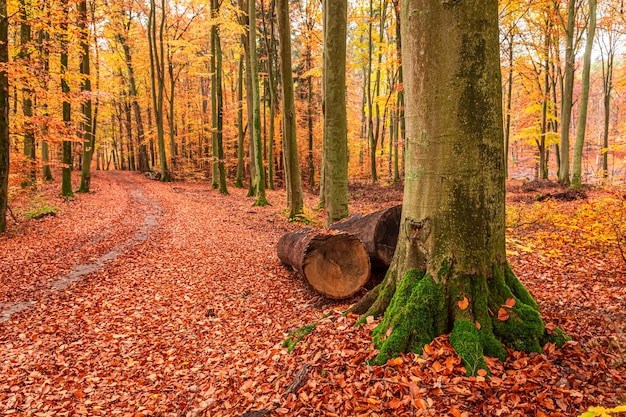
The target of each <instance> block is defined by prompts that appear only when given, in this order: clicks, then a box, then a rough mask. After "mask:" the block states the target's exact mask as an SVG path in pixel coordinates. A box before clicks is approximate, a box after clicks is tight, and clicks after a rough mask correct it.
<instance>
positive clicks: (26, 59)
mask: <svg viewBox="0 0 626 417" xmlns="http://www.w3.org/2000/svg"><path fill="white" fill-rule="evenodd" d="M19 6H20V53H19V59H20V60H21V61H22V63H21V65H23V67H24V68H27V69H28V71H27V75H26V77H25V78H24V79H22V80H21V81H22V112H23V114H24V127H23V131H24V133H23V134H24V157H25V159H26V161H27V165H26V167H25V168H26V170H25V172H24V174H25V176H26V178H27V180H26V181H24V182H22V186H28V185H35V183H36V179H37V178H36V170H35V157H36V152H35V128H34V126H33V122H32V118H33V88H32V86H31V83H32V80H31V74H30V72H31V71H32V69H31V68H32V62H31V59H30V58H31V54H30V49H31V45H30V42H31V25H30V20H31V19H32V6H31V4H30V2H29V1H28V0H20V4H19Z"/></svg>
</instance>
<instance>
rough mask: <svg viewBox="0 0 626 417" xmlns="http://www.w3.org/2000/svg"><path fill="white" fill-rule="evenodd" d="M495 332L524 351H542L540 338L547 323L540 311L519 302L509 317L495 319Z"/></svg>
mask: <svg viewBox="0 0 626 417" xmlns="http://www.w3.org/2000/svg"><path fill="white" fill-rule="evenodd" d="M493 324H494V333H495V334H496V335H497V336H498V337H500V340H502V342H503V343H504V344H505V345H507V346H509V347H511V348H513V349H515V350H520V351H523V352H541V344H540V338H541V337H543V335H544V333H545V324H544V322H543V320H542V319H541V316H540V315H539V311H537V310H536V309H534V308H532V307H531V306H528V305H526V304H524V303H521V302H517V303H516V304H515V307H513V308H512V309H510V310H509V318H508V319H507V320H505V321H500V320H498V319H497V317H496V318H494V320H493Z"/></svg>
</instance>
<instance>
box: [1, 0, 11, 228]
mask: <svg viewBox="0 0 626 417" xmlns="http://www.w3.org/2000/svg"><path fill="white" fill-rule="evenodd" d="M8 63H9V17H8V14H7V1H6V0H0V233H3V232H5V231H6V227H7V223H6V214H7V207H8V202H9V162H10V161H9V153H10V151H9V77H8V71H7V69H8Z"/></svg>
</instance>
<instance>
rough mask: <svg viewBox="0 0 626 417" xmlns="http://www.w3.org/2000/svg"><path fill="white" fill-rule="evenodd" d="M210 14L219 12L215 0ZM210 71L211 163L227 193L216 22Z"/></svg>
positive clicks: (212, 36)
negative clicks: (215, 168) (211, 115)
mask: <svg viewBox="0 0 626 417" xmlns="http://www.w3.org/2000/svg"><path fill="white" fill-rule="evenodd" d="M211 14H212V15H213V17H215V16H217V15H218V14H219V4H218V1H217V0H211ZM211 50H212V54H211V72H212V73H213V76H212V80H211V85H212V89H213V91H212V92H211V99H212V113H213V135H212V138H213V165H214V166H216V167H217V170H214V172H215V171H217V174H218V175H217V176H218V177H219V180H218V187H219V190H220V193H222V194H228V189H227V188H226V169H225V168H224V145H223V141H222V125H223V104H222V47H221V44H220V35H219V31H218V27H217V25H216V24H213V26H211Z"/></svg>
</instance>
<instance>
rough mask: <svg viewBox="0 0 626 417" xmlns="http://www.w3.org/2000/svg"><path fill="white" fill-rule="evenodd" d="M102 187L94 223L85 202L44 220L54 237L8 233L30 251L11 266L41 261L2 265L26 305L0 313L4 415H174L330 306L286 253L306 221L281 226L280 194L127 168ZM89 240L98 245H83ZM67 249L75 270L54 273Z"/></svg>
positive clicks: (241, 376)
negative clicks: (289, 264) (288, 235)
mask: <svg viewBox="0 0 626 417" xmlns="http://www.w3.org/2000/svg"><path fill="white" fill-rule="evenodd" d="M94 189H95V190H96V191H95V193H92V194H89V195H86V196H84V198H85V199H86V200H87V201H88V202H89V204H86V206H85V207H84V208H85V210H86V211H89V210H90V209H93V210H96V213H94V215H93V216H94V219H93V223H92V216H91V215H90V214H89V213H88V212H83V213H82V215H81V216H79V218H73V217H72V216H70V215H69V214H68V215H67V216H65V215H64V213H61V214H60V215H58V216H56V217H54V218H48V219H45V220H44V221H45V222H51V224H48V225H47V228H49V229H50V233H51V242H48V243H47V244H46V243H44V242H40V241H38V240H34V239H29V236H28V235H29V231H26V233H24V234H21V235H19V236H17V237H16V239H17V240H18V241H19V242H12V241H11V238H9V242H8V243H9V244H10V245H7V246H11V245H14V244H17V245H18V246H19V247H20V248H21V251H22V252H24V253H27V254H28V256H25V257H24V258H23V263H20V262H19V261H18V260H17V259H15V258H13V260H12V262H10V263H11V265H12V266H11V268H12V269H13V270H24V269H25V266H26V265H29V266H30V267H31V268H29V273H28V274H26V273H25V274H23V275H24V276H23V277H22V279H18V278H20V277H16V276H13V277H12V276H11V275H10V274H7V271H6V270H5V269H3V270H2V274H3V279H2V280H3V281H4V282H3V292H4V294H3V298H4V300H5V305H7V304H11V303H12V305H14V306H15V305H18V306H22V305H23V306H24V307H27V308H25V309H24V310H23V311H20V312H17V311H15V312H14V314H13V315H12V316H11V317H10V318H9V315H8V314H5V315H4V317H6V320H5V321H6V323H4V324H2V323H0V330H1V333H0V364H1V365H0V375H1V377H0V381H2V382H0V404H2V405H1V406H0V412H7V411H8V410H11V409H12V410H18V411H17V412H19V413H22V412H24V414H25V415H28V414H31V413H32V412H34V411H36V409H35V408H41V407H42V404H47V406H46V409H47V410H48V411H49V412H53V411H54V413H61V412H62V411H64V410H66V411H71V410H73V411H74V412H77V413H83V414H88V415H96V414H99V413H101V412H110V411H111V410H119V411H124V412H123V413H122V414H124V413H130V414H132V413H137V412H140V411H142V410H149V411H150V412H151V413H155V412H164V413H167V414H165V415H170V414H171V415H177V414H178V413H182V412H183V410H184V409H185V408H186V407H187V403H188V401H189V400H190V399H191V397H193V396H195V392H196V391H197V390H198V385H199V384H200V383H203V384H204V386H213V387H215V393H214V395H215V398H217V397H218V396H219V395H220V391H222V390H230V389H232V387H233V386H235V387H238V386H240V385H241V384H243V381H245V379H246V378H247V377H249V376H250V374H251V371H252V370H251V369H250V368H249V367H248V366H246V364H251V363H252V362H253V361H256V359H257V358H258V357H259V356H263V357H267V358H268V360H270V358H271V356H272V355H273V353H272V352H273V350H274V353H275V351H276V349H277V346H279V345H280V343H281V342H282V341H283V340H284V338H285V334H286V332H287V331H288V330H289V329H292V328H294V327H297V326H300V325H302V324H304V323H306V322H308V321H312V320H314V319H315V318H317V317H319V315H320V314H321V313H320V310H319V309H318V308H315V307H314V306H312V305H311V304H312V302H311V300H316V299H317V300H318V299H319V298H318V297H316V296H315V295H314V294H312V293H311V292H310V290H309V289H307V288H306V286H305V285H304V284H303V283H302V282H301V281H299V280H295V279H294V275H293V273H291V272H290V271H288V270H287V269H285V268H284V267H282V266H280V265H279V263H278V260H277V258H276V254H275V244H276V242H277V240H278V238H279V237H280V235H281V234H282V233H283V232H284V231H287V230H290V229H293V228H295V227H297V226H292V225H289V224H287V223H284V224H285V226H284V227H276V226H275V225H274V224H273V223H274V222H279V221H280V222H282V221H281V220H280V209H279V208H277V207H281V203H280V202H279V200H278V199H280V198H284V196H283V195H281V194H280V193H276V195H272V196H271V198H270V199H271V200H274V201H275V202H276V207H266V208H255V207H251V204H252V200H251V199H246V198H245V196H244V192H245V191H244V190H231V192H233V194H234V195H231V196H222V195H219V194H218V193H217V192H216V191H214V190H211V189H210V184H207V183H203V184H190V183H173V184H162V183H158V182H152V181H149V180H147V179H145V178H144V177H142V176H140V175H138V174H131V173H122V172H113V173H97V174H96V176H95V178H94ZM281 201H284V200H281ZM69 204H72V203H69ZM74 209H75V208H72V211H76V210H74ZM81 209H82V208H81ZM69 211H70V210H68V212H69ZM98 214H102V215H103V216H104V217H107V218H108V221H106V222H105V223H102V222H101V221H102V219H99V218H98ZM79 219H82V221H84V223H81V224H72V222H75V221H78V220H79ZM68 221H69V222H70V224H68V223H67V222H68ZM110 221H113V222H114V224H113V225H112V224H110V223H109V222H110ZM55 230H56V232H55ZM109 231H112V232H113V233H112V235H115V238H113V236H112V235H111V236H110V235H109ZM40 232H41V231H40V230H39V229H38V228H36V230H33V233H40ZM84 235H86V236H84ZM61 236H63V237H61ZM85 237H87V238H86V239H84V238H85ZM21 239H23V240H21ZM59 239H60V240H59ZM104 240H110V241H109V243H108V244H107V245H104V246H102V247H100V248H91V246H94V245H97V244H98V243H101V242H103V241H104ZM62 242H64V244H63V243H62ZM51 247H52V249H53V250H52V254H50V253H48V251H49V249H50V248H51ZM83 251H84V252H86V253H88V254H89V255H90V256H87V257H86V256H84V254H83V255H82V256H80V255H79V256H75V255H76V254H75V252H83ZM4 256H7V255H4V254H3V259H5V261H3V262H6V258H4ZM8 256H12V253H9V254H8ZM73 257H75V258H76V262H75V263H74V264H72V262H71V259H73ZM60 260H62V262H60V263H62V264H65V266H66V267H65V272H64V271H63V268H60V267H55V268H53V269H52V270H53V271H54V275H53V276H51V275H50V274H47V273H46V272H45V268H47V267H48V266H45V265H47V264H50V263H51V264H55V263H58V262H59V261H60ZM39 265H42V266H45V267H44V268H43V270H40V269H38V268H37V266H39ZM7 269H8V267H7ZM57 269H58V270H59V271H57ZM68 269H69V272H67V270H68ZM27 286H30V290H27V289H26V287H27ZM11 287H13V288H16V289H14V290H11ZM26 304H27V305H26ZM5 310H6V308H5ZM270 353H272V354H270ZM60 381H62V382H60ZM18 387H19V388H18ZM35 405H36V407H35ZM208 405H209V404H208V403H207V406H208ZM48 411H47V412H48ZM70 414H71V413H70Z"/></svg>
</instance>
